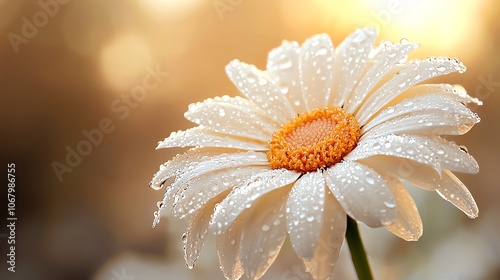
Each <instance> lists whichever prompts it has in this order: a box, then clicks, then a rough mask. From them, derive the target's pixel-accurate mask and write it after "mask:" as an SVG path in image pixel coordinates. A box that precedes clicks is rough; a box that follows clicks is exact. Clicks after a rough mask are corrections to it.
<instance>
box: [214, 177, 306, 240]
mask: <svg viewBox="0 0 500 280" xmlns="http://www.w3.org/2000/svg"><path fill="white" fill-rule="evenodd" d="M299 176H300V173H297V172H293V171H289V170H286V169H273V170H266V171H263V172H260V173H257V174H254V175H253V176H252V177H250V179H248V180H247V181H246V182H244V183H243V184H240V185H238V186H236V187H235V188H234V189H233V191H232V192H231V193H230V194H229V195H228V196H227V197H226V199H224V200H223V201H222V202H221V203H220V204H219V205H217V207H216V209H215V213H214V215H213V216H212V221H210V229H211V230H212V231H213V232H215V233H217V234H221V233H223V232H224V231H226V230H227V228H228V227H229V226H230V225H231V223H232V222H233V221H234V220H235V219H236V217H237V216H238V215H239V214H240V213H241V212H242V211H243V210H245V209H246V208H250V207H251V206H252V203H253V202H254V201H255V200H256V199H257V198H259V197H261V196H262V195H264V194H266V193H268V192H270V191H273V190H275V189H277V188H281V187H283V186H286V185H288V184H290V183H293V182H294V181H295V180H297V178H298V177H299Z"/></svg>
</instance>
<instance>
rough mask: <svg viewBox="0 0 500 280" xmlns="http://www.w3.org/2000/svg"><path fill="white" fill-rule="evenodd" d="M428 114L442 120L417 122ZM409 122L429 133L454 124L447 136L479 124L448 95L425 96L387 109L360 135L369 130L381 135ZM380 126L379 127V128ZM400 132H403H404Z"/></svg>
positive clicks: (467, 110) (367, 125) (471, 114)
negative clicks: (424, 128) (399, 124)
mask: <svg viewBox="0 0 500 280" xmlns="http://www.w3.org/2000/svg"><path fill="white" fill-rule="evenodd" d="M429 115H430V116H435V118H436V119H439V117H440V116H441V118H442V120H441V121H438V122H434V123H426V122H425V121H421V122H420V121H419V120H420V119H421V118H422V116H429ZM410 121H414V122H415V123H414V124H413V126H423V127H427V128H428V129H429V130H432V129H434V128H436V131H439V130H441V129H438V127H439V126H444V125H445V124H448V125H449V126H453V125H454V126H455V127H452V129H450V130H451V131H450V133H453V132H455V133H456V134H458V132H463V131H465V130H468V129H470V127H472V125H474V124H476V123H477V122H478V121H479V118H478V117H477V115H476V114H474V113H473V112H472V111H471V110H469V109H468V108H467V107H465V106H464V105H463V104H462V103H460V102H458V101H456V100H454V99H453V98H451V97H449V96H444V95H437V94H427V95H423V96H417V97H414V98H411V99H406V100H404V101H402V102H400V103H398V104H396V105H394V106H391V107H388V108H386V109H385V110H383V111H382V112H380V114H378V115H377V116H376V117H374V118H373V119H372V120H371V121H369V122H368V123H367V124H366V125H365V126H363V128H362V129H361V133H362V134H366V135H370V134H371V133H372V132H371V130H375V131H377V135H380V134H381V132H382V131H385V130H390V129H391V128H392V127H394V126H396V124H398V123H402V122H405V123H408V122H410ZM441 123H444V124H441ZM379 126H381V128H378V127H379ZM466 128H468V129H466ZM400 130H402V131H404V129H400ZM389 133H390V132H389Z"/></svg>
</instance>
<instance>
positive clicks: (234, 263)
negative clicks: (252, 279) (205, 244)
mask: <svg viewBox="0 0 500 280" xmlns="http://www.w3.org/2000/svg"><path fill="white" fill-rule="evenodd" d="M246 218H247V215H246V213H242V214H241V215H240V216H239V217H238V218H237V219H236V220H235V221H234V222H233V223H232V224H231V226H230V227H229V229H228V230H227V231H226V232H225V233H224V234H221V235H217V237H216V246H217V256H218V257H219V263H220V269H221V270H222V273H223V274H224V277H226V279H234V280H236V279H240V278H241V276H243V273H244V272H245V271H244V270H243V267H242V264H241V261H240V254H239V252H240V245H241V231H242V229H243V225H244V224H245V221H246Z"/></svg>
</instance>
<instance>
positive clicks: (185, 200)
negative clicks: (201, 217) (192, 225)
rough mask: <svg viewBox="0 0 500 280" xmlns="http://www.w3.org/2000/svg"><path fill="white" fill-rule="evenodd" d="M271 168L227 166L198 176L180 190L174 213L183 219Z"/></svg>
mask: <svg viewBox="0 0 500 280" xmlns="http://www.w3.org/2000/svg"><path fill="white" fill-rule="evenodd" d="M269 169H270V167H268V166H248V167H241V168H236V169H235V168H226V169H222V170H216V171H214V172H211V173H208V174H205V175H203V176H199V177H196V178H194V179H192V180H190V181H189V182H187V183H186V185H185V186H184V188H183V189H181V190H179V192H178V194H177V195H176V198H177V199H176V201H175V204H174V207H173V209H172V214H173V215H174V216H177V217H179V218H180V219H183V218H184V217H185V216H186V215H189V214H191V213H193V212H194V211H196V210H198V209H199V208H200V207H202V206H203V205H204V204H205V203H206V202H207V201H209V200H210V199H212V198H213V197H215V196H217V195H218V194H220V193H221V192H224V191H226V190H228V189H230V188H232V187H234V186H236V185H238V184H241V183H242V182H245V181H246V180H247V179H248V178H250V177H251V176H252V175H253V174H255V173H258V172H262V171H264V170H269Z"/></svg>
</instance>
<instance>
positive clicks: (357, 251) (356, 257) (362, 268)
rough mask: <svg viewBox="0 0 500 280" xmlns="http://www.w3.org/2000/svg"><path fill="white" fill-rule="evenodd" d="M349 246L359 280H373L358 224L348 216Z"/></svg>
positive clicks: (347, 235)
mask: <svg viewBox="0 0 500 280" xmlns="http://www.w3.org/2000/svg"><path fill="white" fill-rule="evenodd" d="M346 237H347V244H348V245H349V251H350V252H351V258H352V262H353V264H354V268H355V269H356V274H357V275H358V279H359V280H373V276H372V272H371V270H370V265H369V264H368V259H367V258H366V252H365V248H364V247H363V242H362V241H361V236H360V235H359V230H358V224H357V222H356V221H355V220H353V219H352V218H351V217H349V216H347V232H346Z"/></svg>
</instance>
